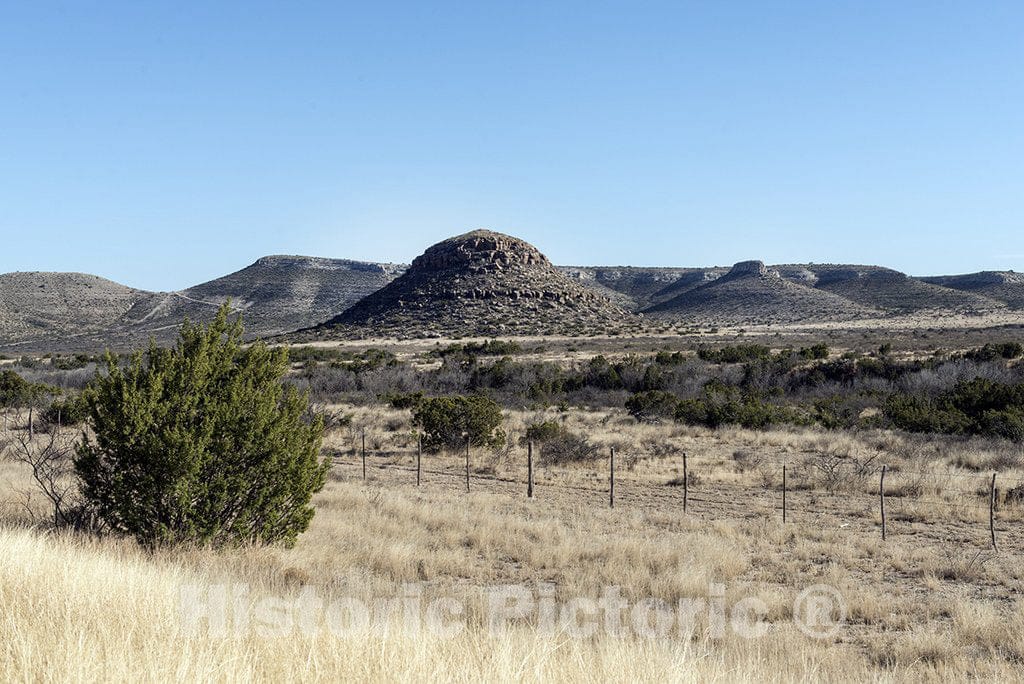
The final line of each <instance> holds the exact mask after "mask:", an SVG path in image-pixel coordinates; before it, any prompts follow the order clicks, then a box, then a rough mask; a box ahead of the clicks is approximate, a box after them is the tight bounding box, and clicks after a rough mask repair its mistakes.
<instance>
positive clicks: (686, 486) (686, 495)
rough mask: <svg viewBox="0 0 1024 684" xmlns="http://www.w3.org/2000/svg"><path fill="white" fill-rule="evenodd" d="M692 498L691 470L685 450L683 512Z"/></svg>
mask: <svg viewBox="0 0 1024 684" xmlns="http://www.w3.org/2000/svg"><path fill="white" fill-rule="evenodd" d="M689 498H690V472H689V470H688V469H687V464H686V452H685V451H684V452H683V513H686V505H687V503H688V500H689Z"/></svg>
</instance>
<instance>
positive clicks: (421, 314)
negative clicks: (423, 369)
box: [317, 230, 640, 337]
mask: <svg viewBox="0 0 1024 684" xmlns="http://www.w3.org/2000/svg"><path fill="white" fill-rule="evenodd" d="M639 322H640V321H639V319H638V318H637V317H635V316H634V315H633V314H632V313H630V312H628V311H626V310H625V309H623V308H622V307H619V306H616V305H615V304H613V303H612V302H611V301H610V300H609V299H608V298H607V297H605V296H602V295H601V294H600V293H599V292H595V291H593V290H591V289H588V288H587V287H584V286H583V285H581V284H580V283H579V282H578V281H577V280H575V279H573V278H570V277H569V276H567V275H565V274H564V273H563V272H562V271H560V270H558V269H557V268H555V267H554V266H552V265H551V262H550V261H548V259H547V257H545V256H544V255H543V254H541V253H540V251H538V250H537V248H535V247H534V246H533V245H530V244H529V243H527V242H525V241H523V240H520V239H519V238H515V237H512V236H509V235H504V234H501V233H495V232H492V231H487V230H476V231H472V232H470V233H466V234H464V235H458V236H456V237H453V238H449V239H447V240H444V241H442V242H439V243H437V244H436V245H434V246H432V247H430V248H429V249H427V250H426V251H425V252H424V253H423V254H422V255H420V256H419V257H417V258H416V259H415V260H414V261H413V262H412V265H411V266H410V267H409V269H408V270H407V271H406V272H405V273H404V274H402V276H401V277H399V278H397V279H396V280H394V281H393V282H392V283H390V284H389V285H387V286H386V287H384V288H383V289H381V290H380V291H378V292H375V293H374V294H372V295H370V296H368V297H366V298H365V299H363V300H362V301H360V302H358V303H357V304H355V305H353V306H352V307H351V308H349V309H348V310H347V311H345V312H343V313H342V314H341V315H339V316H337V317H335V318H333V319H331V320H330V321H328V322H327V323H326V324H325V325H324V326H321V327H320V328H319V329H318V330H317V333H318V334H320V335H327V336H329V335H331V334H338V335H346V336H352V335H356V336H377V335H381V336H397V337H429V336H439V335H449V336H450V335H462V336H467V335H535V334H574V333H580V334H582V333H606V332H609V331H612V330H617V329H619V328H620V327H622V326H623V325H637V324H639Z"/></svg>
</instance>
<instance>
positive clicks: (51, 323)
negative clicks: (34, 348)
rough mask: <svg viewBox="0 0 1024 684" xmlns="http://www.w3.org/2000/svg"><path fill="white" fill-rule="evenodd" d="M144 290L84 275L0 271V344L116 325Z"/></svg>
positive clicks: (44, 338)
mask: <svg viewBox="0 0 1024 684" xmlns="http://www.w3.org/2000/svg"><path fill="white" fill-rule="evenodd" d="M148 296H149V293H148V292H144V291H142V290H136V289H133V288H130V287H127V286H125V285H121V284H120V283H115V282H113V281H111V280H106V279H104V278H100V277H98V276H94V275H88V274H85V273H44V272H21V273H4V274H2V275H0V343H4V342H10V341H16V340H26V339H43V340H46V339H49V340H55V339H60V338H63V337H66V336H70V335H83V334H90V333H96V332H98V331H101V330H104V329H106V328H109V327H110V326H113V325H116V324H117V323H118V321H120V320H121V319H122V317H123V316H124V315H125V314H126V313H127V312H128V311H129V310H130V309H131V308H132V307H133V306H134V305H136V304H137V303H138V302H140V301H142V300H144V299H146V298H147V297H148Z"/></svg>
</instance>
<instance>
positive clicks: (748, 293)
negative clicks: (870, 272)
mask: <svg viewBox="0 0 1024 684" xmlns="http://www.w3.org/2000/svg"><path fill="white" fill-rule="evenodd" d="M644 313H645V314H647V315H649V316H651V317H654V318H669V319H677V320H684V321H687V320H688V321H693V322H696V323H703V324H715V323H724V324H741V323H745V324H760V323H800V322H811V321H844V320H851V319H855V318H865V317H871V316H878V315H881V312H880V311H878V310H876V309H872V308H870V307H867V306H863V305H861V304H858V303H855V302H852V301H850V300H849V299H845V298H843V297H840V296H839V295H836V294H833V293H831V292H827V291H824V290H820V289H816V288H814V287H810V286H807V285H801V284H797V283H795V282H792V281H790V280H787V279H785V278H783V277H782V276H781V275H780V274H779V272H778V271H775V270H772V269H769V268H768V267H766V266H765V265H764V263H762V262H760V261H745V262H740V263H738V264H736V265H735V266H733V267H732V269H731V270H730V271H729V272H728V273H726V274H725V275H723V276H721V277H720V278H717V279H715V280H711V281H710V282H705V283H704V284H701V285H698V286H696V287H693V288H687V289H685V290H684V291H683V292H682V293H681V294H679V295H677V296H675V297H673V298H672V299H669V300H668V301H665V302H662V303H660V304H657V305H655V306H653V307H651V308H649V309H647V310H646V311H645V312H644Z"/></svg>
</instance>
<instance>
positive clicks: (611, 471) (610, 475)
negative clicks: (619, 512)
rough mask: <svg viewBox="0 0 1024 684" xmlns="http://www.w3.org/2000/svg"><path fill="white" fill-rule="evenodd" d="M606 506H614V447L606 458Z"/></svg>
mask: <svg viewBox="0 0 1024 684" xmlns="http://www.w3.org/2000/svg"><path fill="white" fill-rule="evenodd" d="M608 507H609V508H615V447H612V449H611V455H610V457H609V459H608Z"/></svg>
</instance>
